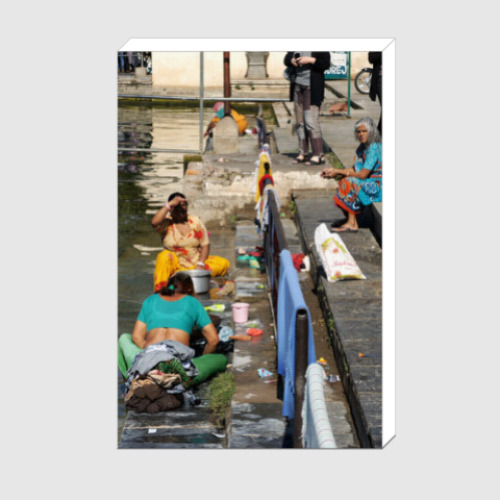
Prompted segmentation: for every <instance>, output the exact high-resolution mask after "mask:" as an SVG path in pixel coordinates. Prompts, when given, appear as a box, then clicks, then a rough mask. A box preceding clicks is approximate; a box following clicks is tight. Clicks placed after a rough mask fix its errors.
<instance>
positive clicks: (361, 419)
mask: <svg viewBox="0 0 500 500" xmlns="http://www.w3.org/2000/svg"><path fill="white" fill-rule="evenodd" d="M293 197H294V201H295V204H296V207H297V211H296V216H295V217H296V222H297V227H298V230H299V234H300V237H301V240H302V242H303V248H304V253H305V252H307V253H308V254H309V256H310V260H311V277H312V279H313V281H314V283H315V288H316V292H317V294H318V298H319V301H320V304H321V308H322V310H323V314H324V317H325V323H326V325H327V329H328V333H329V336H330V340H331V344H332V347H333V352H334V356H335V359H336V362H337V365H338V368H339V372H340V375H341V379H342V383H343V386H344V390H345V393H346V396H347V399H348V401H349V406H350V408H351V414H352V417H353V421H354V425H355V427H356V431H357V434H358V438H359V441H360V444H361V446H362V447H367V448H380V447H382V365H381V362H382V357H381V355H382V269H381V264H382V255H381V250H380V248H379V246H378V244H377V242H376V241H375V238H374V237H373V235H372V234H371V232H370V229H368V228H361V229H360V230H359V232H358V233H354V234H349V233H344V234H342V235H341V237H342V239H343V241H344V243H345V244H346V245H347V248H348V249H349V251H350V252H351V254H352V255H353V257H354V258H355V259H356V262H357V263H358V265H359V266H360V268H361V270H362V272H363V274H365V276H366V277H367V279H366V280H347V281H340V282H337V283H330V282H328V280H327V279H326V276H325V274H324V269H323V266H322V264H321V260H320V257H319V255H318V253H317V252H316V247H315V244H314V231H315V229H316V227H317V226H318V225H319V224H321V223H322V222H324V223H325V224H327V226H329V225H330V223H331V222H333V220H335V219H336V218H339V219H340V218H342V213H341V211H340V210H339V209H338V208H336V207H335V206H334V205H333V203H332V202H331V198H330V197H329V196H327V195H318V194H316V196H314V195H312V196H311V195H310V194H309V196H308V195H307V194H306V193H304V194H303V195H302V197H301V195H300V194H297V192H294V193H293ZM360 352H362V353H365V354H369V355H370V356H372V357H365V358H360V357H359V353H360Z"/></svg>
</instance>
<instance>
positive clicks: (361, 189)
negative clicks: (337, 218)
mask: <svg viewBox="0 0 500 500" xmlns="http://www.w3.org/2000/svg"><path fill="white" fill-rule="evenodd" d="M354 133H355V135H356V137H357V139H358V141H359V142H360V144H359V146H358V148H357V149H356V155H355V157H354V165H353V166H352V167H351V168H347V169H342V168H332V167H330V168H325V169H324V170H323V171H322V172H321V174H320V175H321V177H324V178H331V177H336V176H337V175H341V176H343V178H342V179H341V180H340V181H339V190H338V192H337V194H336V195H335V196H334V198H333V201H334V202H335V204H336V205H337V206H338V207H339V208H340V209H341V210H342V211H343V212H344V215H345V216H346V217H347V220H346V222H345V223H344V224H342V225H341V226H339V227H333V231H337V232H344V231H351V232H356V231H357V230H358V221H357V219H356V215H358V214H360V213H361V212H362V211H363V208H364V207H366V206H368V205H371V204H372V203H375V202H380V201H382V144H381V139H380V134H379V131H378V129H377V126H376V125H375V122H374V121H373V120H372V119H371V118H368V117H367V118H361V120H358V121H357V122H356V124H355V125H354Z"/></svg>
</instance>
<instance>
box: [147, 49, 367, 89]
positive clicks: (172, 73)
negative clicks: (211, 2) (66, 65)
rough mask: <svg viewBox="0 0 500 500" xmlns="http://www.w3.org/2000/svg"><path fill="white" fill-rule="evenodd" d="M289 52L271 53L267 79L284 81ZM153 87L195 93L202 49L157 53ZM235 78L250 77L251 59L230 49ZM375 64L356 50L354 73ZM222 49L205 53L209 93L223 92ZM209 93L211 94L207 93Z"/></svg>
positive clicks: (365, 54)
mask: <svg viewBox="0 0 500 500" xmlns="http://www.w3.org/2000/svg"><path fill="white" fill-rule="evenodd" d="M284 57H285V52H270V53H269V58H268V60H267V66H266V69H267V73H268V75H269V76H268V78H266V79H265V80H261V82H262V81H266V80H283V71H284V70H285V66H284V64H283V59H284ZM152 63H153V77H152V83H153V88H155V87H156V88H164V89H169V92H171V91H172V92H173V91H174V90H176V89H189V88H192V89H193V92H195V91H196V89H198V88H199V85H200V53H199V52H153V53H152ZM229 66H230V78H231V81H232V82H234V81H238V80H246V79H245V74H246V72H247V69H248V66H247V58H246V53H245V52H230V65H229ZM365 66H371V65H370V64H369V63H368V53H367V52H352V63H351V70H352V71H351V73H352V77H353V78H354V76H356V74H357V73H358V71H359V70H360V69H361V68H363V67H365ZM223 67H224V65H223V53H222V52H205V53H204V83H205V89H206V91H207V92H208V93H214V95H222V93H223V86H224V70H223ZM207 95H209V94H207Z"/></svg>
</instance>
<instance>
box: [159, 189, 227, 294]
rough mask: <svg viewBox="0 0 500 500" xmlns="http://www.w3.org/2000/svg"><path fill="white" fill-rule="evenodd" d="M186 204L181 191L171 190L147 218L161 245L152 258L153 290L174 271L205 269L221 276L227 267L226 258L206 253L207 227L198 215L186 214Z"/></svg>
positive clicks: (162, 283) (207, 250) (160, 286)
mask: <svg viewBox="0 0 500 500" xmlns="http://www.w3.org/2000/svg"><path fill="white" fill-rule="evenodd" d="M187 207H188V201H187V199H186V197H185V196H184V195H183V194H182V193H172V194H171V195H170V196H169V197H168V201H167V203H166V204H165V205H164V206H163V207H162V208H160V210H158V212H156V214H155V215H154V217H153V219H152V220H151V223H152V225H153V227H154V228H155V229H156V230H157V231H158V232H159V233H160V234H161V237H162V242H163V246H164V247H165V250H163V251H162V252H160V253H159V254H158V256H157V257H156V264H155V274H154V283H155V292H157V291H159V290H160V289H161V288H163V287H164V286H165V284H166V283H167V281H168V279H169V278H170V276H172V275H173V274H175V273H176V272H177V271H186V270H189V269H206V270H209V271H211V273H210V275H211V276H224V274H226V272H227V271H228V269H229V266H230V264H229V261H228V260H227V259H224V258H223V257H219V256H217V255H209V253H210V240H209V238H208V233H207V229H206V228H205V225H204V224H203V222H202V221H201V219H200V218H199V217H197V216H196V215H191V214H188V212H187Z"/></svg>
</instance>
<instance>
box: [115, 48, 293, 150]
mask: <svg viewBox="0 0 500 500" xmlns="http://www.w3.org/2000/svg"><path fill="white" fill-rule="evenodd" d="M204 88H205V87H204V57H203V52H200V95H199V96H164V95H153V94H151V95H143V94H118V98H119V99H145V100H170V101H198V102H199V103H200V117H199V150H195V151H193V150H187V149H186V150H182V149H157V150H155V152H161V153H181V152H184V153H193V152H195V153H199V154H202V153H203V118H204V103H205V102H218V101H221V102H251V103H272V102H289V99H283V98H266V97H213V96H211V97H205V95H204ZM118 151H142V150H140V149H133V148H121V147H118Z"/></svg>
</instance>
